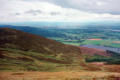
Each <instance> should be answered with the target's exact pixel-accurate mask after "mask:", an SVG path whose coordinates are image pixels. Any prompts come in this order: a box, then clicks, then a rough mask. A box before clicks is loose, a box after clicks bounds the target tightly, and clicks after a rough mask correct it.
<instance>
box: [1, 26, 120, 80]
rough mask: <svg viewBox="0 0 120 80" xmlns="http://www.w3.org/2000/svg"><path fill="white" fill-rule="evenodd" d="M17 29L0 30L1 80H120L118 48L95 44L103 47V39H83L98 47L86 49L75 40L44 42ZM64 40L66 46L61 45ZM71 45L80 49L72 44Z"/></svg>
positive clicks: (45, 39) (34, 35)
mask: <svg viewBox="0 0 120 80" xmlns="http://www.w3.org/2000/svg"><path fill="white" fill-rule="evenodd" d="M12 27H14V26H12ZM20 29H21V30H19V29H17V30H16V29H15V27H14V28H11V27H8V28H5V27H4V28H0V36H1V37H0V74H1V75H0V80H117V79H118V80H119V79H120V66H119V64H120V54H119V51H118V49H119V48H118V47H116V48H115V47H112V48H110V46H108V47H106V46H103V45H98V42H94V41H100V42H101V43H102V42H104V41H103V40H104V39H101V38H89V39H87V38H86V40H88V41H87V42H89V41H91V42H93V43H95V44H97V45H94V44H93V43H92V45H89V44H91V42H89V44H86V45H81V43H82V42H84V41H85V40H84V39H83V41H81V39H80V40H79V41H78V38H69V37H64V36H63V37H60V36H61V35H60V34H57V35H59V40H51V38H53V37H51V38H49V37H48V38H49V39H47V38H45V37H43V36H39V34H37V35H36V34H35V33H34V34H31V32H27V31H31V29H29V27H27V28H25V27H20ZM32 29H34V28H32ZM23 30H25V31H26V32H23ZM35 30H36V29H35ZM39 30H40V29H38V31H39ZM33 31H34V30H33ZM42 31H43V32H42V33H44V30H42ZM45 31H46V30H45ZM48 31H49V30H48ZM40 33H41V32H40ZM53 33H54V32H53ZM53 33H52V34H53ZM57 35H56V36H57ZM62 35H63V34H62ZM52 36H54V35H52ZM57 37H58V36H57ZM71 37H73V36H71ZM60 38H62V39H60ZM64 38H66V39H65V41H66V42H68V44H67V43H66V44H64V42H63V41H62V40H63V39H64ZM68 38H69V40H67V39H68ZM74 39H76V40H74ZM57 41H58V42H57ZM72 41H75V42H77V44H79V43H80V45H75V44H72V43H71V42H72ZM106 41H107V40H106ZM101 43H100V44H101ZM71 44H72V45H71ZM99 74H100V75H99Z"/></svg>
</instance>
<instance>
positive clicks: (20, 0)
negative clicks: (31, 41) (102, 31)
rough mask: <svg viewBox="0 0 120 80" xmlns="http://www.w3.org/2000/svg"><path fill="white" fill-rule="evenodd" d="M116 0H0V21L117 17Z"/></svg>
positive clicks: (119, 14)
mask: <svg viewBox="0 0 120 80" xmlns="http://www.w3.org/2000/svg"><path fill="white" fill-rule="evenodd" d="M119 8H120V0H0V22H22V21H23V22H24V21H62V22H64V21H72V22H81V21H96V20H117V21H119V20H120V9H119Z"/></svg>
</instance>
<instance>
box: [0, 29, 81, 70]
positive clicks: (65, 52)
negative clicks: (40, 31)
mask: <svg viewBox="0 0 120 80" xmlns="http://www.w3.org/2000/svg"><path fill="white" fill-rule="evenodd" d="M76 61H77V62H81V63H82V62H83V61H82V58H81V50H80V48H78V47H75V46H70V45H64V44H62V43H59V42H56V41H54V40H50V39H46V38H44V37H41V36H37V35H33V34H29V33H26V32H22V31H19V30H15V29H10V28H0V69H1V70H6V69H8V70H9V69H10V70H11V69H12V70H14V69H16V70H41V69H42V70H49V69H50V68H53V67H56V66H60V65H61V64H71V63H74V62H76ZM41 67H42V68H41ZM44 68H45V69H44ZM54 69H55V68H54Z"/></svg>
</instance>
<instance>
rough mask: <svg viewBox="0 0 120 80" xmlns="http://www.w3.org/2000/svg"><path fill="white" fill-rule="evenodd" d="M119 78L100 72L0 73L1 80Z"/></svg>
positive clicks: (112, 74) (95, 79)
mask: <svg viewBox="0 0 120 80" xmlns="http://www.w3.org/2000/svg"><path fill="white" fill-rule="evenodd" d="M13 74H14V75H13ZM119 77H120V73H114V72H112V73H110V72H99V71H97V72H92V71H80V72H74V71H69V72H65V71H61V72H0V80H110V78H114V79H112V80H120V78H119ZM117 78H119V79H117Z"/></svg>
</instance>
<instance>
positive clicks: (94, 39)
mask: <svg viewBox="0 0 120 80" xmlns="http://www.w3.org/2000/svg"><path fill="white" fill-rule="evenodd" d="M88 40H93V41H94V40H95V41H99V40H102V39H95V38H93V39H88Z"/></svg>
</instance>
